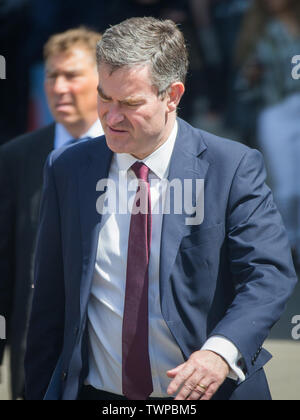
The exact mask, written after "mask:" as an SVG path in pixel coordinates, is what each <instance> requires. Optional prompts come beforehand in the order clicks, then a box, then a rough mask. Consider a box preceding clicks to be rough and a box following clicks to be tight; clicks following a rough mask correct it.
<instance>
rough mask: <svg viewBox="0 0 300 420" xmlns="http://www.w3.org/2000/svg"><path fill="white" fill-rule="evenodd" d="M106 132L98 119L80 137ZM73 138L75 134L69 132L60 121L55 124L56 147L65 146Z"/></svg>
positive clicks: (97, 135)
mask: <svg viewBox="0 0 300 420" xmlns="http://www.w3.org/2000/svg"><path fill="white" fill-rule="evenodd" d="M103 134H104V132H103V128H102V126H101V123H100V121H99V120H98V119H97V120H96V121H95V122H94V124H93V125H92V126H91V127H90V128H89V129H88V131H87V132H86V133H84V134H83V135H82V136H80V138H79V140H80V139H83V138H86V137H91V138H94V137H99V136H102V135H103ZM72 139H73V136H72V135H71V134H70V133H69V132H68V130H67V129H66V128H65V127H64V126H63V125H62V124H60V123H56V125H55V136H54V148H55V149H58V148H59V147H62V146H64V145H65V144H66V143H68V142H69V141H70V140H72Z"/></svg>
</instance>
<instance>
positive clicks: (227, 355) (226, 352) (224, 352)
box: [201, 335, 246, 382]
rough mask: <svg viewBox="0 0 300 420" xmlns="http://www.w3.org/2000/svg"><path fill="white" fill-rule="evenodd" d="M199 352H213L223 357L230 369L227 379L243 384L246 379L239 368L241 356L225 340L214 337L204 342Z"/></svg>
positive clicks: (241, 361)
mask: <svg viewBox="0 0 300 420" xmlns="http://www.w3.org/2000/svg"><path fill="white" fill-rule="evenodd" d="M201 350H208V351H213V352H214V353H217V354H218V355H220V356H221V357H223V359H224V360H225V361H226V362H227V363H228V365H229V367H230V372H229V374H228V378H230V379H233V380H234V381H237V380H239V382H244V380H245V379H246V377H245V374H244V372H243V371H242V369H241V366H243V356H242V355H241V353H240V352H239V350H238V349H237V348H236V346H235V345H234V344H233V343H232V342H231V341H229V340H228V339H227V338H225V337H221V336H218V335H215V336H213V337H211V338H209V339H208V340H207V341H206V343H205V344H204V346H203V347H202V349H201Z"/></svg>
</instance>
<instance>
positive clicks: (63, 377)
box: [61, 372, 67, 381]
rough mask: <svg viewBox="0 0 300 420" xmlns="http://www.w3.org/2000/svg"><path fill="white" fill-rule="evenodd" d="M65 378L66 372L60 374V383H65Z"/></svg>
mask: <svg viewBox="0 0 300 420" xmlns="http://www.w3.org/2000/svg"><path fill="white" fill-rule="evenodd" d="M66 378H67V372H63V373H62V374H61V380H62V381H65V380H66Z"/></svg>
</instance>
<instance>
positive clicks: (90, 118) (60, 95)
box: [45, 45, 98, 135]
mask: <svg viewBox="0 0 300 420" xmlns="http://www.w3.org/2000/svg"><path fill="white" fill-rule="evenodd" d="M97 83H98V75H97V68H96V64H95V61H94V60H93V58H92V56H91V53H90V52H89V51H88V50H87V49H86V48H85V47H83V46H80V45H79V46H75V47H74V49H72V51H70V52H66V53H60V54H58V55H53V56H50V57H49V58H48V60H47V61H46V79H45V90H46V94H47V99H48V103H49V107H50V110H51V112H52V115H53V117H54V119H55V121H57V122H59V123H61V124H63V125H64V126H65V127H66V128H67V129H68V130H69V131H70V132H71V133H72V132H74V131H75V133H76V131H77V132H78V131H79V132H78V134H79V135H81V134H83V133H84V132H85V131H87V130H88V129H89V127H90V126H91V125H92V124H93V123H94V122H95V121H96V120H97V117H98V116H97V92H96V89H97ZM72 134H73V133H72Z"/></svg>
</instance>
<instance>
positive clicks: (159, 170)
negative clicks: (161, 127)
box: [115, 121, 178, 179]
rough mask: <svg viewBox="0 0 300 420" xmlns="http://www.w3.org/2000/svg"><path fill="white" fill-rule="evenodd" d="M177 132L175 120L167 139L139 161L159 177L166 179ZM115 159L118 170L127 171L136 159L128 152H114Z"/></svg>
mask: <svg viewBox="0 0 300 420" xmlns="http://www.w3.org/2000/svg"><path fill="white" fill-rule="evenodd" d="M177 132H178V123H177V121H175V124H174V127H173V130H172V132H171V134H170V136H169V137H168V139H167V141H165V143H164V144H162V145H161V146H160V147H159V148H158V149H157V150H155V151H154V152H153V153H151V155H149V156H147V157H146V158H145V159H143V160H142V161H141V162H143V163H144V164H145V165H147V166H148V168H149V169H150V170H151V171H152V172H153V173H154V174H155V175H156V176H157V177H158V178H160V179H166V178H167V177H168V173H169V167H170V161H171V156H172V152H173V149H174V145H175V141H176V137H177ZM115 159H116V163H117V165H118V168H119V170H120V171H128V169H130V168H131V166H132V165H133V164H134V163H135V162H136V161H137V160H138V159H136V158H135V157H134V156H132V155H130V154H128V153H116V154H115Z"/></svg>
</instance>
